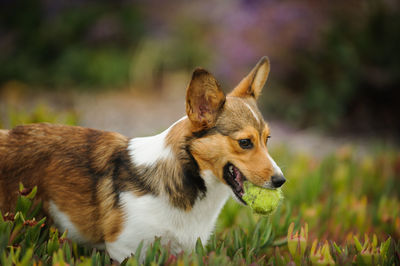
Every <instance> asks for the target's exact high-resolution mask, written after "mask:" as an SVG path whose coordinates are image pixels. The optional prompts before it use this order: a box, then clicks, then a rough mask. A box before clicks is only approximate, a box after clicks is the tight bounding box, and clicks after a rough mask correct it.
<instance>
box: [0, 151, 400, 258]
mask: <svg viewBox="0 0 400 266" xmlns="http://www.w3.org/2000/svg"><path fill="white" fill-rule="evenodd" d="M273 153H274V155H275V157H277V161H279V162H280V164H281V165H282V164H283V165H287V167H286V168H285V169H284V170H285V174H286V177H287V178H288V182H287V184H285V186H284V188H283V190H284V194H285V199H284V202H283V204H281V205H280V206H279V207H278V209H277V210H276V212H275V213H274V214H272V215H271V216H269V217H265V216H257V215H254V214H253V213H252V211H251V210H250V209H249V208H246V207H242V206H240V205H238V204H237V203H235V202H234V201H233V200H229V201H228V203H227V204H226V206H225V207H224V208H223V210H222V212H221V215H220V218H219V220H218V223H217V227H216V232H215V234H213V235H212V236H211V238H210V240H209V241H208V243H201V241H200V239H199V240H198V241H197V243H196V247H195V250H194V251H193V252H182V253H180V254H173V253H172V252H171V249H170V247H169V246H168V245H167V246H164V245H162V244H161V240H160V239H158V238H157V239H155V242H154V243H153V244H152V246H151V247H150V248H148V249H147V250H146V251H145V253H144V249H143V246H142V245H140V246H139V248H138V250H137V251H136V253H135V255H134V256H133V257H131V258H128V259H126V260H125V261H124V262H123V263H122V265H140V262H141V261H142V260H143V262H144V265H250V264H257V265H288V264H293V263H295V264H296V265H333V264H337V265H354V264H356V265H371V264H372V265H397V264H399V262H400V261H399V258H398V255H396V254H399V252H400V242H399V238H400V231H399V228H400V201H399V196H400V195H399V193H400V192H399V191H398V189H397V188H398V187H399V186H400V184H399V180H400V179H399V176H400V172H399V169H400V154H399V153H398V152H394V151H380V152H375V153H373V154H372V155H366V156H364V157H360V158H356V156H355V155H354V151H353V150H352V149H351V148H349V147H344V148H342V149H339V150H338V152H337V153H336V154H333V155H331V156H328V157H327V158H324V159H323V160H321V161H317V160H315V159H312V158H309V157H307V156H299V155H293V154H290V153H288V152H287V151H286V149H284V148H281V149H278V150H275V152H273ZM35 194H36V188H33V189H31V190H30V189H25V188H23V187H22V186H21V187H20V196H19V199H18V201H17V203H16V210H15V214H13V213H6V214H2V215H0V264H1V265H33V264H34V263H41V264H42V265H50V264H59V265H66V264H70V265H104V264H107V265H108V264H111V263H112V261H111V260H110V258H109V256H108V255H107V254H106V253H105V252H104V251H97V250H95V249H90V248H88V247H82V246H78V245H77V244H76V243H73V242H71V241H70V240H69V239H68V232H64V233H63V234H61V233H59V232H58V231H57V230H56V229H55V228H53V227H49V226H48V225H45V226H43V225H44V222H45V218H43V219H40V220H39V221H36V219H35V218H34V217H39V216H37V215H38V208H39V207H37V206H35V205H34V204H33V203H32V202H33V201H32V200H33V197H34V196H35ZM363 235H364V237H360V236H363ZM139 258H141V259H139Z"/></svg>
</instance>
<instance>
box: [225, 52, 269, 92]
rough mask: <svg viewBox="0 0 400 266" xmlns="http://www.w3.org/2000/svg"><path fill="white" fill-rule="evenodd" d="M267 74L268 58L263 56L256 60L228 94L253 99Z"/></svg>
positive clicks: (260, 88)
mask: <svg viewBox="0 0 400 266" xmlns="http://www.w3.org/2000/svg"><path fill="white" fill-rule="evenodd" d="M268 74H269V60H268V57H266V56H264V57H263V58H261V60H260V61H258V63H257V65H256V66H255V67H254V68H253V70H251V72H250V73H249V74H248V75H247V76H246V77H245V78H244V79H242V81H241V82H240V83H239V85H237V86H236V88H235V89H233V91H232V92H231V93H230V94H229V96H236V97H253V98H255V99H257V98H258V96H259V95H260V93H261V90H262V88H263V87H264V84H265V82H266V81H267V78H268Z"/></svg>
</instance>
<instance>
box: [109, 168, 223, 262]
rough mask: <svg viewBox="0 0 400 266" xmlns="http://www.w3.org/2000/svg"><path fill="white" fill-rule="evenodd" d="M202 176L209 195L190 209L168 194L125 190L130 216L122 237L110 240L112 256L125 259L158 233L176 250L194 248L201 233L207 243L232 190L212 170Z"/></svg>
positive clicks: (122, 197)
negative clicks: (173, 201)
mask: <svg viewBox="0 0 400 266" xmlns="http://www.w3.org/2000/svg"><path fill="white" fill-rule="evenodd" d="M202 176H203V178H204V180H205V182H206V187H207V194H206V197H204V198H203V199H201V200H200V199H198V200H197V201H196V203H195V205H194V206H193V208H192V210H191V211H188V212H185V211H183V210H180V209H177V208H175V207H172V206H171V205H170V204H169V202H168V199H167V198H166V197H162V196H160V197H154V196H151V195H145V196H142V197H136V196H135V195H134V194H132V193H130V192H125V193H122V194H121V196H120V198H121V203H122V204H123V210H124V213H125V217H126V218H125V223H124V228H123V231H122V232H121V234H120V236H119V237H118V239H117V240H116V241H114V242H112V243H106V249H107V251H108V252H109V254H110V256H111V257H112V258H114V259H116V260H118V261H122V260H123V259H124V258H126V257H128V256H130V255H131V254H132V253H134V252H135V251H136V249H137V247H138V246H139V244H140V242H141V241H144V244H145V246H146V245H148V244H150V243H151V242H153V241H154V238H155V237H156V236H157V237H161V241H162V243H163V244H168V243H170V244H171V247H172V249H173V251H174V252H179V251H181V250H190V249H192V248H194V246H195V243H196V240H197V238H198V237H200V239H201V240H202V242H203V243H206V242H207V240H208V238H209V236H210V235H211V233H212V231H213V230H214V225H215V222H216V219H217V217H218V214H219V212H220V210H221V208H222V207H223V205H224V204H225V202H226V200H227V198H228V196H229V195H230V190H229V188H228V187H227V186H226V185H224V184H222V183H220V182H219V181H217V179H216V178H215V177H214V176H212V174H211V172H209V171H205V172H203V173H202Z"/></svg>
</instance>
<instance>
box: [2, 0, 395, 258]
mask: <svg viewBox="0 0 400 266" xmlns="http://www.w3.org/2000/svg"><path fill="white" fill-rule="evenodd" d="M399 49H400V2H399V1H397V0H365V1H358V0H346V1H344V0H338V1H320V0H285V1H279V0H229V1H228V0H225V1H223V0H209V1H178V0H170V1H163V0H147V1H145V0H141V1H139V0H138V1H127V0H126V1H121V0H119V1H117V0H114V1H89V0H23V1H22V0H0V128H12V127H14V126H16V125H18V124H21V123H32V122H41V121H48V122H54V123H64V124H71V125H82V126H87V127H93V128H98V129H103V130H111V131H117V132H120V133H122V134H125V135H127V136H129V137H135V136H144V135H149V134H155V133H158V132H160V131H161V130H164V129H165V128H167V127H168V126H169V125H171V123H173V122H174V121H176V120H178V119H179V118H180V117H182V116H183V115H184V114H185V113H184V112H185V107H184V106H185V101H184V99H185V90H186V86H187V84H188V82H189V80H190V77H191V72H192V71H193V69H194V68H195V67H197V66H202V67H204V68H206V69H208V70H209V71H211V72H212V73H213V74H214V75H215V77H216V78H217V79H218V80H219V81H220V83H221V85H222V87H223V89H224V90H225V91H226V92H229V91H230V90H231V89H232V88H233V87H234V86H235V85H236V84H237V83H238V82H239V81H240V80H241V78H243V77H244V76H245V75H247V73H248V72H249V71H250V70H251V68H252V67H253V66H254V65H255V64H256V63H257V61H258V60H259V59H260V58H261V57H262V56H264V55H267V56H268V57H269V58H270V62H271V72H270V76H269V80H268V82H267V85H266V87H265V88H264V92H263V94H262V96H261V99H260V100H259V106H260V109H261V110H262V112H263V113H264V116H265V118H266V120H267V121H269V122H270V128H271V132H272V139H271V141H270V142H269V145H270V147H271V150H270V151H271V154H272V156H273V157H274V158H275V159H276V161H277V162H278V164H279V165H280V166H281V168H282V169H283V172H284V173H285V175H286V177H287V179H288V182H287V183H286V184H285V186H284V192H285V197H286V199H285V203H284V205H283V206H282V208H281V209H280V210H279V211H278V212H277V214H276V215H275V216H274V217H272V218H271V219H272V225H273V232H274V234H275V235H274V237H275V238H276V239H278V240H279V239H281V238H282V237H283V238H284V236H285V235H286V232H287V229H288V225H289V222H291V221H294V222H295V223H296V227H297V226H298V225H299V224H300V223H308V224H309V225H310V238H319V239H321V240H324V239H330V240H333V241H339V242H340V243H344V242H345V241H350V242H351V241H352V239H353V238H352V236H353V235H359V234H360V235H361V236H362V235H363V234H364V233H366V234H370V236H371V237H372V234H375V233H376V234H377V235H378V238H379V241H383V240H385V239H387V238H388V236H389V235H390V236H392V238H393V239H394V240H397V253H396V254H397V257H396V258H397V261H399V260H400V255H399V254H400V243H399V241H398V239H400V194H399V193H400V190H399V187H400V152H399V149H398V145H399V139H400V138H399V137H400V121H399V116H400V88H399V85H400V52H399ZM282 219H283V220H282ZM255 220H259V218H258V217H256V216H254V215H252V214H251V212H250V211H249V209H246V208H239V205H237V204H235V203H233V202H229V203H228V204H227V205H226V207H225V209H224V210H223V214H222V215H221V216H220V220H219V223H218V227H217V231H216V232H217V233H216V235H217V238H218V237H222V239H224V236H226V235H227V234H228V233H227V232H228V231H226V230H231V229H232V228H242V229H240V230H244V231H245V232H252V231H251V230H252V229H251V228H254V226H255ZM238 225H239V227H238ZM247 230H249V231H247ZM241 232H242V231H241ZM359 238H361V237H360V236H359ZM278 240H277V241H278ZM235 243H236V242H235ZM271 243H272V242H271ZM274 243H275V242H274ZM276 243H278V244H277V245H281V244H282V243H284V242H279V241H278V242H276ZM279 243H281V244H279ZM330 243H331V242H330ZM229 245H230V244H229ZM229 245H228V244H227V246H229ZM274 245H275V244H274ZM248 246H249V247H250V245H248ZM268 248H270V247H269V246H265V247H264V248H263V249H260V250H261V251H260V256H264V255H263V254H265V252H266V251H265V249H267V252H275V251H274V249H272V248H271V249H268ZM243 250H246V249H243ZM268 250H269V251H268ZM232 252H233V251H232ZM235 252H236V251H235ZM283 252H286V253H287V251H283ZM393 254H394V253H393ZM335 258H336V257H335ZM337 258H339V257H337ZM346 259H348V261H349V262H351V261H352V260H353V257H351V256H349V257H348V258H346ZM337 261H340V260H339V259H337ZM342 262H344V259H343V260H342ZM339 264H341V263H339Z"/></svg>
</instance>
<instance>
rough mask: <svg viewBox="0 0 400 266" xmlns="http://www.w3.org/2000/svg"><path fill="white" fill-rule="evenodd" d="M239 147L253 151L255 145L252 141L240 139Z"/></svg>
mask: <svg viewBox="0 0 400 266" xmlns="http://www.w3.org/2000/svg"><path fill="white" fill-rule="evenodd" d="M239 145H240V147H241V148H242V149H251V148H253V143H252V142H251V140H250V139H240V140H239Z"/></svg>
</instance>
